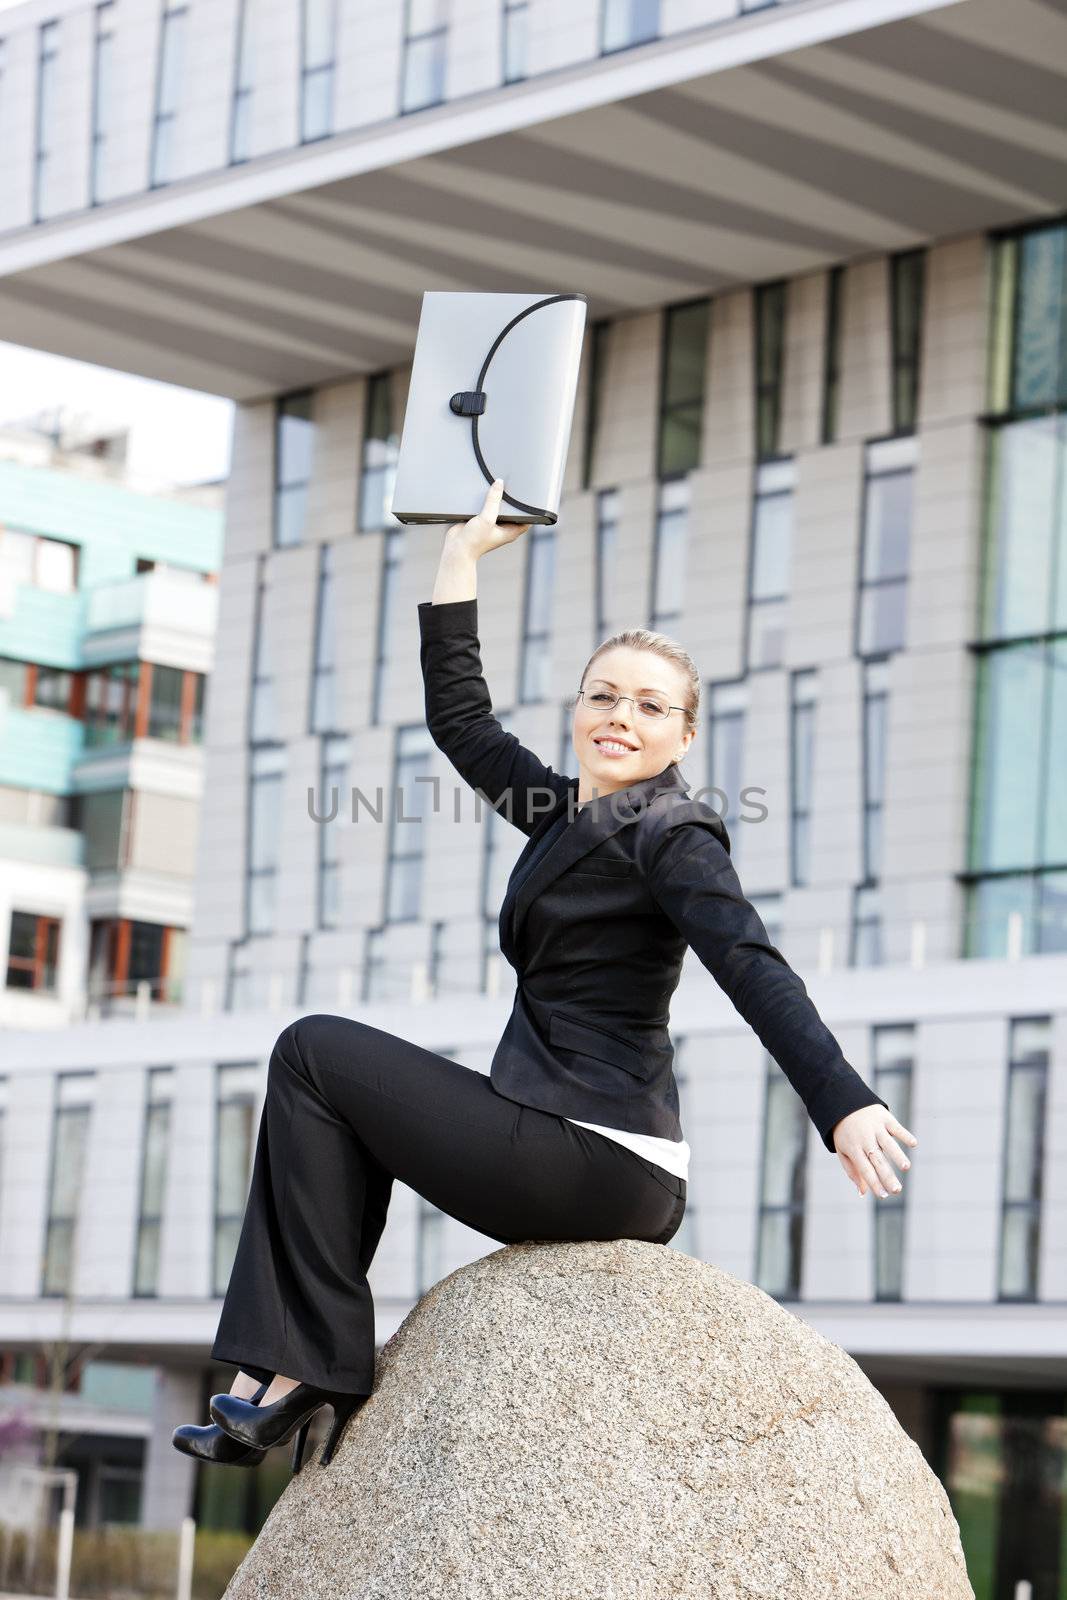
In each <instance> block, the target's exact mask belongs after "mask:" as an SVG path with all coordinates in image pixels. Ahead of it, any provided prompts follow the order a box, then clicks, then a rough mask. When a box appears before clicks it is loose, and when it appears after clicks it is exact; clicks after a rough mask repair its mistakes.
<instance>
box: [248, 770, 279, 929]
mask: <svg viewBox="0 0 1067 1600" xmlns="http://www.w3.org/2000/svg"><path fill="white" fill-rule="evenodd" d="M284 783H285V746H284V745H280V744H261V745H254V746H253V747H252V750H251V751H250V753H249V784H248V872H247V883H246V913H245V916H246V922H245V926H246V929H247V931H248V933H249V934H254V933H270V932H272V930H273V928H274V906H275V886H276V880H277V876H278V857H279V853H280V846H281V824H282V788H283V785H284Z"/></svg>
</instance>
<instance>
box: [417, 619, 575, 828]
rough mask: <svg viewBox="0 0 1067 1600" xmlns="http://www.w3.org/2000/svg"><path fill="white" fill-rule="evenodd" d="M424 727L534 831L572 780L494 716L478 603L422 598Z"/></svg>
mask: <svg viewBox="0 0 1067 1600" xmlns="http://www.w3.org/2000/svg"><path fill="white" fill-rule="evenodd" d="M419 633H420V640H421V642H420V646H419V660H420V663H421V665H422V678H423V686H424V690H425V700H426V726H427V728H428V729H429V730H430V737H431V738H432V739H433V742H434V744H435V745H436V746H437V748H438V749H439V750H442V751H444V753H445V755H446V756H447V757H448V759H449V761H451V763H452V765H453V766H454V767H455V769H456V771H457V772H458V773H459V775H460V777H461V778H463V779H464V780H465V782H467V783H469V784H470V785H471V787H472V788H474V789H477V790H479V791H480V792H481V793H482V794H483V795H484V796H485V798H486V799H487V800H488V801H489V804H490V805H491V806H492V807H493V810H494V811H497V812H499V813H500V815H502V816H504V817H506V818H507V819H508V821H509V822H513V823H514V824H515V826H516V827H517V828H521V829H522V831H523V833H525V834H531V833H532V832H533V831H534V829H535V828H536V826H537V824H538V823H539V822H540V821H541V819H542V818H543V817H544V816H545V815H546V814H547V812H548V811H550V810H551V808H552V806H553V805H555V803H556V801H557V799H558V798H559V797H560V796H561V795H564V794H566V793H567V791H568V790H570V789H572V788H573V787H574V784H573V780H572V779H569V778H566V777H564V776H563V775H562V774H561V773H558V772H555V771H553V769H552V768H551V767H548V766H546V765H545V764H544V762H543V761H541V759H540V758H539V757H538V756H536V755H535V754H534V753H533V751H532V750H527V749H526V747H525V745H523V744H520V742H519V740H518V739H517V738H516V736H515V734H513V733H508V732H507V731H506V730H505V729H504V728H503V727H501V725H500V722H499V721H498V720H497V718H496V717H495V716H494V715H493V704H492V701H491V699H490V697H489V689H488V686H487V684H486V681H485V678H484V676H483V674H482V661H481V649H480V646H479V643H478V601H477V599H473V600H447V601H442V602H441V603H440V604H438V605H434V604H433V603H432V601H429V600H421V601H420V602H419Z"/></svg>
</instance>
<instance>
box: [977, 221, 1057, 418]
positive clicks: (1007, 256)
mask: <svg viewBox="0 0 1067 1600" xmlns="http://www.w3.org/2000/svg"><path fill="white" fill-rule="evenodd" d="M992 248H993V284H994V295H993V328H992V336H991V339H990V347H991V360H990V409H991V410H992V411H994V412H997V413H999V414H1002V415H1003V414H1010V415H1013V416H1019V415H1020V414H1026V413H1028V412H1032V411H1034V410H1037V409H1044V408H1047V407H1053V408H1056V409H1062V408H1063V407H1064V406H1065V405H1067V223H1063V222H1054V223H1044V224H1041V225H1040V226H1038V227H1034V228H1025V229H1020V230H1018V231H1015V232H1013V233H1009V234H1002V235H998V236H997V237H996V238H995V239H994V241H993V247H992Z"/></svg>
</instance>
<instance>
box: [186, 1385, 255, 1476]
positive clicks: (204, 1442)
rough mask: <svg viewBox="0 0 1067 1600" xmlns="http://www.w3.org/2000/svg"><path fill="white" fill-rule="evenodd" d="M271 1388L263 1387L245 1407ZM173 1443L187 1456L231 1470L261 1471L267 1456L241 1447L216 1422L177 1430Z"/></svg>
mask: <svg viewBox="0 0 1067 1600" xmlns="http://www.w3.org/2000/svg"><path fill="white" fill-rule="evenodd" d="M269 1388H270V1383H261V1384H260V1386H259V1388H258V1389H257V1390H256V1391H255V1393H254V1394H252V1395H251V1396H250V1397H249V1399H248V1400H247V1401H245V1402H244V1404H246V1405H251V1406H255V1405H256V1404H257V1403H258V1402H259V1401H260V1400H262V1398H263V1396H264V1395H265V1394H266V1392H267V1390H268V1389H269ZM171 1443H172V1444H173V1446H174V1448H175V1450H180V1451H181V1453H182V1455H184V1456H194V1457H195V1458H196V1459H197V1460H198V1461H213V1462H216V1463H218V1464H219V1465H223V1466H228V1467H258V1466H259V1463H260V1462H261V1461H262V1460H263V1457H264V1456H265V1455H266V1453H267V1452H266V1451H265V1450H262V1449H257V1448H255V1447H254V1446H253V1447H249V1446H248V1445H243V1446H242V1445H240V1444H238V1443H237V1442H236V1441H235V1440H234V1439H232V1438H231V1437H230V1435H229V1434H228V1433H227V1432H226V1431H225V1429H223V1428H220V1427H219V1426H218V1424H217V1423H214V1422H212V1423H208V1424H207V1425H206V1426H204V1427H201V1426H199V1425H197V1424H196V1423H192V1422H183V1423H181V1424H180V1425H179V1426H178V1427H177V1428H175V1430H174V1432H173V1434H172V1435H171Z"/></svg>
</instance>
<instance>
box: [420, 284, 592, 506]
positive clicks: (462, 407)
mask: <svg viewBox="0 0 1067 1600" xmlns="http://www.w3.org/2000/svg"><path fill="white" fill-rule="evenodd" d="M585 298H586V296H585V295H584V294H550V295H546V297H545V298H544V299H543V300H535V301H534V303H533V305H532V306H527V307H526V309H525V310H524V311H520V312H519V313H518V314H517V315H516V316H514V317H512V319H511V321H510V322H508V323H506V324H505V325H504V327H503V328H501V330H500V332H499V333H498V334H497V336H496V338H495V339H494V340H493V342H492V344H491V345H490V347H489V354H488V355H487V356H486V358H485V360H484V361H483V362H482V370H481V372H479V374H478V383H477V387H476V388H474V389H461V390H459V391H458V392H457V393H456V394H454V395H453V396H452V398H451V399H450V400H449V402H448V404H449V407H450V409H451V410H452V411H454V412H455V414H456V416H457V417H470V419H471V443H472V444H473V446H474V454H475V457H476V458H477V461H478V465H479V466H480V467H481V469H482V473H483V475H484V477H485V481H486V483H489V484H491V483H494V482H495V481H496V478H497V476H498V474H497V473H495V472H493V471H492V469H491V468H490V467H488V466H487V465H486V461H485V457H484V456H483V455H482V448H481V445H480V444H479V442H478V418H479V417H480V416H481V415H482V413H483V411H484V410H485V402H486V398H487V397H486V393H485V390H484V389H483V388H482V384H483V383H484V382H485V375H486V373H487V372H488V370H489V363H490V361H492V359H493V357H494V355H495V354H496V352H497V350H499V348H500V346H501V344H502V343H503V341H504V339H505V338H506V337H507V335H508V334H509V333H510V332H511V330H512V328H513V327H514V326H515V324H516V323H517V322H521V321H522V319H523V317H528V316H529V315H530V313H531V312H532V311H540V309H541V307H542V306H553V305H555V304H556V303H557V302H558V301H560V300H584V299H585ZM501 499H502V500H506V501H507V503H508V505H509V506H514V507H515V509H516V511H527V512H529V513H530V515H531V516H536V517H548V516H552V513H551V512H550V511H547V510H546V509H545V508H544V507H543V506H529V505H527V504H526V502H525V500H515V499H514V498H513V497H512V496H511V495H510V494H508V493H507V492H506V491H505V492H504V493H503V494H502V495H501ZM555 520H556V519H555V517H554V516H552V521H553V522H555Z"/></svg>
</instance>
